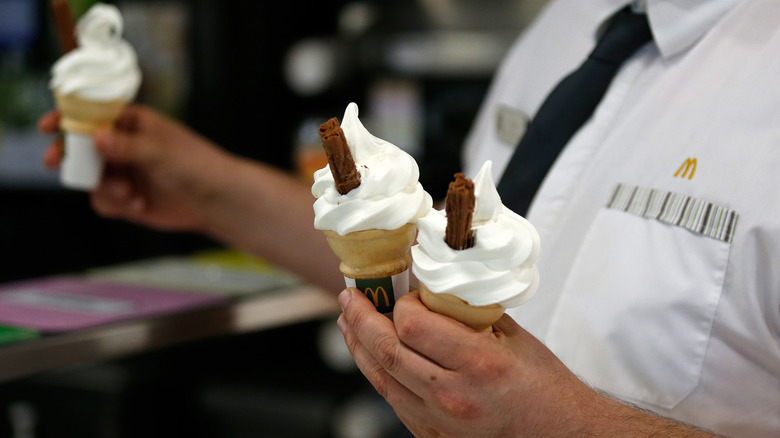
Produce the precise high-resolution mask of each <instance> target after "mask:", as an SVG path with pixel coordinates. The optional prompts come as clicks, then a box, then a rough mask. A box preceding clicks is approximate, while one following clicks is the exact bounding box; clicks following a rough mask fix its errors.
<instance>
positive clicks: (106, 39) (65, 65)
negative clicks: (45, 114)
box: [49, 3, 141, 189]
mask: <svg viewBox="0 0 780 438" xmlns="http://www.w3.org/2000/svg"><path fill="white" fill-rule="evenodd" d="M122 30H123V20H122V15H121V13H120V12H119V9H117V8H116V6H112V5H107V4H102V3H97V4H95V5H94V6H93V7H91V8H90V9H89V10H88V11H87V13H86V14H84V16H83V17H82V18H81V19H80V20H79V22H78V25H77V28H76V32H77V40H78V43H79V46H78V48H76V49H75V50H72V51H70V52H68V53H66V54H65V55H63V56H62V57H61V58H60V59H59V60H58V61H57V62H56V63H55V64H54V66H53V67H52V79H51V82H50V84H49V85H50V88H51V89H52V90H53V91H54V95H55V98H56V100H57V107H58V109H59V110H60V112H61V113H62V118H61V123H60V125H61V127H62V129H63V130H64V131H65V132H66V139H65V148H66V153H65V159H64V161H63V170H62V179H63V183H64V184H65V185H66V186H69V187H73V188H80V189H92V188H95V187H96V186H97V184H98V182H99V179H100V173H101V171H102V160H101V159H100V157H99V155H98V154H97V152H96V151H95V150H94V147H93V141H92V133H93V132H94V131H95V129H97V128H100V127H105V126H111V124H113V122H114V121H115V120H116V118H117V117H118V116H119V114H120V113H121V111H122V109H124V107H125V106H126V105H127V104H128V103H129V102H130V101H132V100H133V99H134V98H135V95H136V93H137V92H138V88H139V86H140V83H141V71H140V69H139V67H138V59H137V56H136V54H135V51H134V50H133V48H132V46H130V44H128V43H127V42H126V41H125V40H123V39H122Z"/></svg>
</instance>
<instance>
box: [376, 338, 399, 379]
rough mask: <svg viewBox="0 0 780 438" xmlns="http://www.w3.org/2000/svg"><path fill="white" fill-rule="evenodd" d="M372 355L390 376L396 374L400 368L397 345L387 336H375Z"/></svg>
mask: <svg viewBox="0 0 780 438" xmlns="http://www.w3.org/2000/svg"><path fill="white" fill-rule="evenodd" d="M374 353H375V357H376V360H377V362H379V364H380V365H382V366H383V367H384V368H385V369H386V370H387V371H388V372H389V373H390V374H396V373H397V372H398V370H399V369H400V367H401V361H400V357H399V343H398V342H396V340H395V339H393V338H391V337H390V336H387V335H380V336H377V338H376V340H375V342H374Z"/></svg>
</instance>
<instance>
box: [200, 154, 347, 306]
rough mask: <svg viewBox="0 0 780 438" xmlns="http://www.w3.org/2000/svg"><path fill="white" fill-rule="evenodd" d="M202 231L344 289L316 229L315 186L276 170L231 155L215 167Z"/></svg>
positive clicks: (309, 278) (324, 284) (313, 280)
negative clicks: (311, 186) (312, 192)
mask: <svg viewBox="0 0 780 438" xmlns="http://www.w3.org/2000/svg"><path fill="white" fill-rule="evenodd" d="M214 166H215V168H214V169H212V170H213V172H212V174H213V175H214V176H215V178H213V181H212V182H211V184H212V187H211V194H210V195H209V197H208V200H207V201H206V202H205V205H206V208H205V209H204V210H205V211H204V212H203V221H202V222H203V230H202V231H203V232H204V233H205V234H207V235H210V236H212V237H214V238H216V239H218V240H220V241H222V242H225V243H226V244H229V245H231V246H234V247H237V248H240V249H243V250H246V251H249V252H251V253H253V254H257V255H259V256H261V257H263V258H265V259H267V260H269V261H271V262H272V263H275V264H277V265H278V266H281V267H283V268H285V269H287V270H289V271H291V272H293V273H295V274H297V275H299V276H301V277H302V278H303V279H304V280H306V281H308V282H311V283H314V284H317V285H320V286H322V287H325V288H327V289H330V290H333V291H334V293H336V292H337V291H341V290H342V289H343V288H344V280H343V277H342V276H341V274H340V272H339V270H338V265H339V260H338V258H337V257H336V256H335V255H334V254H333V252H332V251H331V250H330V247H328V244H327V241H326V240H325V237H324V235H323V234H322V232H320V231H318V230H315V229H314V226H313V223H314V211H313V209H312V204H313V203H314V198H313V196H312V195H311V192H310V187H309V186H308V185H306V184H304V183H302V182H300V181H297V180H296V179H294V178H292V177H291V176H290V175H288V174H286V173H284V172H283V171H281V170H279V169H276V168H273V167H271V166H268V165H265V164H262V163H257V162H252V161H249V160H245V159H243V158H240V157H236V156H232V155H228V156H226V157H225V159H224V160H220V162H218V163H214Z"/></svg>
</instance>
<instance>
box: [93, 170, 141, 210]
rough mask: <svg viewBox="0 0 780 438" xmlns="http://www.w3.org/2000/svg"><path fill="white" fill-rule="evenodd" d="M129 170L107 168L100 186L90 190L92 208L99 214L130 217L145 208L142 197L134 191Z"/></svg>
mask: <svg viewBox="0 0 780 438" xmlns="http://www.w3.org/2000/svg"><path fill="white" fill-rule="evenodd" d="M133 187H134V185H133V182H132V179H131V176H130V174H129V172H123V171H121V170H119V169H107V170H106V172H105V175H104V177H103V181H102V183H101V184H100V186H99V187H98V188H97V189H96V190H94V191H93V192H92V196H91V202H92V208H94V209H95V211H96V212H97V213H98V214H100V215H101V216H105V217H110V218H128V219H129V218H132V217H134V216H138V215H140V214H141V213H143V211H144V210H145V209H146V202H145V200H144V198H143V197H141V196H140V195H139V194H137V193H135V192H134V189H133Z"/></svg>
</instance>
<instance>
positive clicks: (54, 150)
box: [43, 137, 65, 169]
mask: <svg viewBox="0 0 780 438" xmlns="http://www.w3.org/2000/svg"><path fill="white" fill-rule="evenodd" d="M64 156H65V143H64V142H63V141H62V137H59V138H57V139H56V140H54V141H53V142H52V143H51V144H50V145H49V147H48V149H46V152H44V153H43V165H44V166H46V168H47V169H56V168H58V167H59V166H60V163H61V162H62V157H64Z"/></svg>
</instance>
